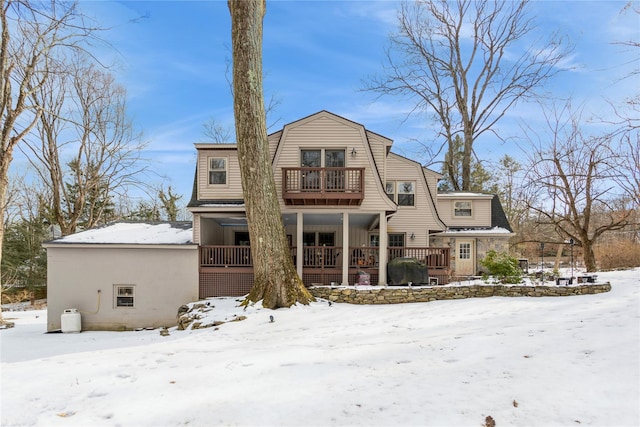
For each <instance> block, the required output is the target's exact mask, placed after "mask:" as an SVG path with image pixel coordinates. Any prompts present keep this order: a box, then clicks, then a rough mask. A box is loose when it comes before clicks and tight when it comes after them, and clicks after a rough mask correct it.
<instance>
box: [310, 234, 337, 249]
mask: <svg viewBox="0 0 640 427" xmlns="http://www.w3.org/2000/svg"><path fill="white" fill-rule="evenodd" d="M302 244H303V245H304V246H335V244H336V235H335V233H323V232H317V233H316V232H315V231H308V232H304V233H302Z"/></svg>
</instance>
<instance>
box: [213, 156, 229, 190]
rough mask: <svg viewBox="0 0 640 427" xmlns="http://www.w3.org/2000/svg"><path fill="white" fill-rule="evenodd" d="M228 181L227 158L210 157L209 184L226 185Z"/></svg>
mask: <svg viewBox="0 0 640 427" xmlns="http://www.w3.org/2000/svg"><path fill="white" fill-rule="evenodd" d="M226 183H227V159H226V158H223V157H211V158H209V184H211V185H224V184H226Z"/></svg>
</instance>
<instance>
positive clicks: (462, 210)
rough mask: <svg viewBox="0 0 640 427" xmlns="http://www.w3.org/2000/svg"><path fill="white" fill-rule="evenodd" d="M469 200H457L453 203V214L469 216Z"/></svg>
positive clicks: (470, 212)
mask: <svg viewBox="0 0 640 427" xmlns="http://www.w3.org/2000/svg"><path fill="white" fill-rule="evenodd" d="M471 214H472V211H471V202H470V201H458V202H454V204H453V216H456V217H470V216H471Z"/></svg>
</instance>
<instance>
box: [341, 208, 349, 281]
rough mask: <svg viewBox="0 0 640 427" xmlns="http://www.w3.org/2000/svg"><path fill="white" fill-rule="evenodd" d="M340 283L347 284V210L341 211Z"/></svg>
mask: <svg viewBox="0 0 640 427" xmlns="http://www.w3.org/2000/svg"><path fill="white" fill-rule="evenodd" d="M342 285H343V286H349V212H348V211H345V212H343V213H342Z"/></svg>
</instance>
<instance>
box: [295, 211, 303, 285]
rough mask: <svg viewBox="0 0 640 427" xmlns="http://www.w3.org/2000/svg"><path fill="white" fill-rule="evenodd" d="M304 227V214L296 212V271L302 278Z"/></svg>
mask: <svg viewBox="0 0 640 427" xmlns="http://www.w3.org/2000/svg"><path fill="white" fill-rule="evenodd" d="M303 228H304V214H303V213H302V212H297V213H296V271H297V272H298V276H300V279H302V266H303V264H304V262H303V260H304V247H303V244H302V231H303Z"/></svg>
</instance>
